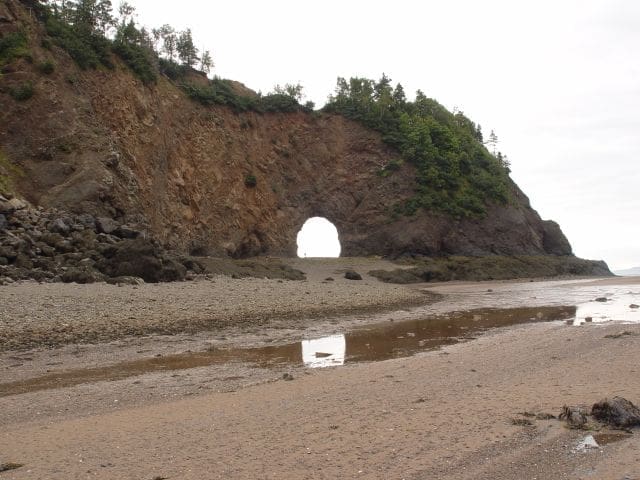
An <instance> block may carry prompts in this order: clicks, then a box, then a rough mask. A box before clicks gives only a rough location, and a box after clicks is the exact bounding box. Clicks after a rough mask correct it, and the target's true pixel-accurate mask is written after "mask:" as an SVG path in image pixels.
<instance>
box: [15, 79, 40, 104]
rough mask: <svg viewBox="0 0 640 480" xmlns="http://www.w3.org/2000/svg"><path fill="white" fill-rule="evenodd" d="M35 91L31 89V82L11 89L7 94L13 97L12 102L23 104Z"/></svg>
mask: <svg viewBox="0 0 640 480" xmlns="http://www.w3.org/2000/svg"><path fill="white" fill-rule="evenodd" d="M34 92H35V90H34V88H33V84H32V83H31V82H25V83H22V84H20V85H18V86H17V87H13V88H12V89H11V90H10V91H9V93H10V94H11V96H12V97H13V99H14V100H16V101H18V102H24V101H26V100H29V99H30V98H31V97H33V94H34Z"/></svg>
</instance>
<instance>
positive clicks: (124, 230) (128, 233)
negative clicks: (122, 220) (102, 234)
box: [113, 225, 141, 239]
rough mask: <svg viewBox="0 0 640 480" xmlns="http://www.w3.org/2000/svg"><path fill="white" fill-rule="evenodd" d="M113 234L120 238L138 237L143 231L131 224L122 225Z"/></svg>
mask: <svg viewBox="0 0 640 480" xmlns="http://www.w3.org/2000/svg"><path fill="white" fill-rule="evenodd" d="M113 234H114V235H115V236H117V237H120V238H130V239H131V238H138V237H139V236H140V235H141V232H140V231H139V230H137V229H135V228H134V227H132V226H130V225H120V226H119V227H118V228H116V229H115V230H114V232H113Z"/></svg>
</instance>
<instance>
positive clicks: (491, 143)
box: [487, 130, 498, 157]
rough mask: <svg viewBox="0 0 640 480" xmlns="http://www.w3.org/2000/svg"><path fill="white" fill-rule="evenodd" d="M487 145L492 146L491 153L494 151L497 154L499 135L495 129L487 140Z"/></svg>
mask: <svg viewBox="0 0 640 480" xmlns="http://www.w3.org/2000/svg"><path fill="white" fill-rule="evenodd" d="M487 145H488V146H489V147H490V148H491V153H493V156H494V157H495V156H496V148H497V147H498V136H497V135H496V132H494V131H493V130H491V133H490V134H489V140H487Z"/></svg>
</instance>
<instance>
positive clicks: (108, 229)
mask: <svg viewBox="0 0 640 480" xmlns="http://www.w3.org/2000/svg"><path fill="white" fill-rule="evenodd" d="M0 210H2V212H4V213H0V223H1V225H0V227H2V228H0V278H2V281H1V282H0V283H2V284H3V285H4V284H8V283H11V282H13V281H19V280H27V279H33V280H37V281H42V282H47V281H48V282H57V281H62V282H75V283H93V282H100V281H105V280H107V279H108V278H113V279H115V280H114V281H113V282H112V283H115V284H120V285H122V284H129V285H138V284H140V283H141V282H143V280H144V281H148V282H169V281H180V280H184V279H185V278H186V276H187V274H188V272H189V270H191V271H192V272H193V273H195V274H200V273H203V271H204V269H203V267H202V265H201V264H200V263H199V262H197V261H195V260H193V259H192V258H191V257H183V256H176V255H173V254H170V253H168V252H167V251H166V250H165V249H164V248H163V247H162V246H161V245H160V244H159V243H157V242H155V241H154V240H152V239H149V238H145V237H146V235H144V233H143V232H144V229H143V228H142V227H138V226H132V225H122V224H120V223H119V222H118V221H116V220H113V219H110V218H98V219H96V218H95V217H93V216H92V215H90V214H80V215H76V214H72V213H69V212H63V211H59V210H56V209H43V208H33V207H30V206H29V205H28V204H27V203H26V202H23V201H21V200H19V199H15V198H13V199H11V200H7V199H6V198H5V197H2V196H0ZM135 221H136V225H142V224H143V223H144V219H136V220H135ZM191 278H193V276H191Z"/></svg>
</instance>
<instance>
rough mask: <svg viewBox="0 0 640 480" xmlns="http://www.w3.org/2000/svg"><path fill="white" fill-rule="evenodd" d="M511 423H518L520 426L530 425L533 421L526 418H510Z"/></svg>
mask: <svg viewBox="0 0 640 480" xmlns="http://www.w3.org/2000/svg"><path fill="white" fill-rule="evenodd" d="M511 425H518V426H521V427H530V426H532V425H533V422H532V421H531V420H529V419H528V418H512V419H511Z"/></svg>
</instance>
